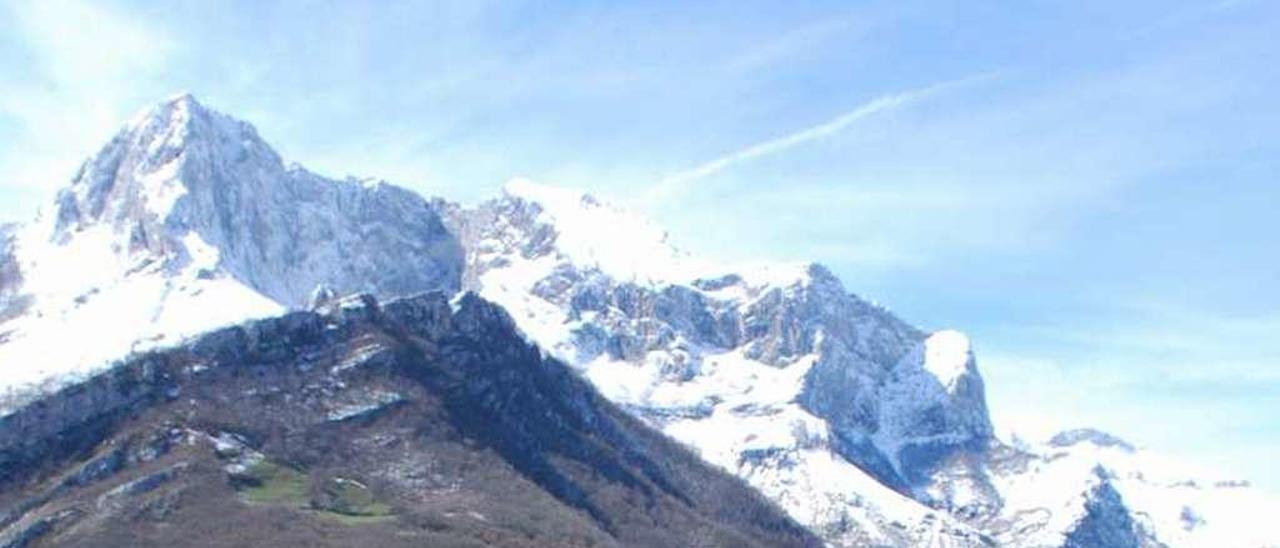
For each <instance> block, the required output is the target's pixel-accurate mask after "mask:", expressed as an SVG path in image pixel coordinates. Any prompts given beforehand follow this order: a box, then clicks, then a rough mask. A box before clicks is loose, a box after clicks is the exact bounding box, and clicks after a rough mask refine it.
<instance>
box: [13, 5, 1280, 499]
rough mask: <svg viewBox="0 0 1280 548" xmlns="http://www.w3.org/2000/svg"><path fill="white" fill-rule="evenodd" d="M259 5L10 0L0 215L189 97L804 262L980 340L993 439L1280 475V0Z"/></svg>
mask: <svg viewBox="0 0 1280 548" xmlns="http://www.w3.org/2000/svg"><path fill="white" fill-rule="evenodd" d="M263 4H266V3H261V2H244V3H239V4H238V3H234V2H220V3H208V2H199V3H197V2H172V3H168V2H166V3H151V2H148V3H138V4H134V3H128V2H54V1H39V2H14V1H3V2H0V197H2V199H0V219H5V220H18V219H21V218H24V217H26V216H27V215H29V213H30V212H31V211H33V210H34V208H35V207H37V206H38V205H39V204H40V203H42V202H43V201H44V200H45V199H47V197H48V196H49V195H50V194H51V192H52V191H53V189H55V188H56V187H57V186H59V185H61V184H63V182H64V181H66V180H67V179H68V178H69V176H70V175H71V174H72V173H73V172H74V170H75V168H76V167H77V164H78V162H79V160H80V159H81V158H83V157H84V156H85V155H87V154H89V153H91V152H92V151H93V150H94V149H95V148H96V147H97V146H99V145H100V144H101V143H103V142H104V141H105V140H106V139H107V138H108V137H109V136H110V135H111V133H112V132H113V130H114V129H115V128H116V127H117V126H118V125H120V124H121V123H122V122H123V121H124V120H126V119H127V118H128V117H129V116H130V115H131V114H132V113H133V112H135V111H137V110H138V109H140V108H142V107H144V106H146V105H149V104H151V103H154V102H156V101H158V100H160V99H162V98H164V97H166V96H168V95H171V94H173V93H175V92H178V91H191V92H193V93H195V94H196V95H197V96H198V97H200V98H201V99H202V100H203V101H204V102H206V103H208V104H210V105H212V106H214V107H215V108H218V109H220V110H223V111H226V112H229V113H233V114H235V115H237V116H239V117H242V118H245V119H248V120H250V121H252V122H253V123H254V124H256V125H257V126H258V128H259V130H260V132H261V133H262V134H263V135H264V136H265V137H266V138H267V139H268V140H269V141H270V142H272V143H273V144H274V145H275V146H277V148H278V149H279V150H280V152H281V153H282V154H283V155H284V156H285V157H286V158H289V159H291V160H295V161H297V162H299V163H302V164H304V165H307V166H309V167H311V168H313V169H315V170H317V171H320V172H322V173H327V174H330V175H334V176H342V175H346V174H357V175H372V176H380V177H384V178H387V179H389V180H392V181H394V182H397V183H399V184H402V185H405V186H409V187H412V188H415V189H418V190H420V191H422V192H424V193H427V194H435V195H443V196H446V197H450V198H453V199H457V200H462V201H468V202H469V201H475V200H479V199H482V198H484V197H487V196H491V195H494V194H495V193H496V192H497V190H498V188H499V187H500V185H501V184H502V183H503V182H504V181H505V180H507V179H508V178H510V177H512V176H515V175H523V176H529V177H532V178H534V179H536V180H540V181H542V182H547V183H552V184H561V185H569V186H578V187H583V188H587V189H590V190H592V191H593V192H595V193H597V194H599V195H601V196H603V197H605V198H607V199H611V200H613V201H616V202H619V203H623V204H627V205H629V206H631V207H633V208H635V209H639V210H642V211H644V212H646V213H648V214H650V215H651V216H653V217H655V218H657V219H658V220H659V221H660V222H662V223H664V224H665V225H667V226H668V227H669V228H670V229H671V232H672V234H673V237H674V239H675V240H676V241H677V242H678V243H680V244H682V246H683V247H685V248H688V249H690V250H693V251H702V252H707V253H710V254H713V255H717V256H721V257H725V258H730V259H734V258H741V259H759V258H771V259H780V260H796V259H812V260H817V261H820V262H823V263H826V264H828V265H830V266H831V267H832V268H833V269H834V270H835V271H837V272H838V273H839V274H840V275H841V277H842V278H843V279H844V280H845V282H846V284H847V286H848V287H849V288H850V289H851V290H852V291H855V292H857V293H859V294H861V295H863V296H866V297H868V298H871V299H873V300H876V301H878V302H880V303H882V304H885V305H887V306H889V307H890V308H892V309H894V310H896V311H898V312H900V313H901V314H902V315H903V316H904V317H906V318H907V319H909V320H911V321H913V322H915V323H918V324H921V325H923V326H926V327H930V328H941V327H955V328H959V329H962V330H964V331H966V332H968V333H970V335H971V336H972V337H973V339H974V340H975V344H976V347H977V351H978V353H979V363H980V367H981V368H982V370H983V371H984V374H985V375H986V377H987V379H988V391H989V394H990V397H991V398H992V404H993V407H994V410H995V412H996V421H997V423H998V426H1004V427H1015V428H1019V429H1023V430H1028V431H1045V430H1048V429H1051V428H1056V427H1065V426H1074V425H1085V424H1088V425H1096V426H1099V427H1101V428H1104V429H1107V430H1111V431H1113V432H1115V433H1117V434H1119V435H1121V436H1124V437H1127V438H1129V439H1131V440H1132V441H1135V442H1137V443H1139V444H1141V445H1146V446H1149V447H1152V448H1155V449H1159V450H1162V451H1165V452H1168V453H1172V454H1174V455H1180V456H1185V457H1188V458H1191V459H1193V460H1195V461H1198V462H1202V463H1205V464H1208V465H1212V466H1216V467H1218V468H1220V469H1225V470H1228V471H1229V472H1231V473H1236V474H1239V475H1243V476H1246V477H1250V478H1252V479H1254V480H1255V481H1257V482H1259V483H1261V484H1263V485H1265V486H1267V487H1269V488H1271V489H1273V490H1276V489H1280V471H1277V467H1275V466H1274V464H1273V462H1274V461H1275V460H1276V458H1277V457H1280V420H1278V419H1280V292H1277V291H1276V290H1275V288H1276V287H1278V286H1280V283H1278V282H1280V238H1278V237H1277V233H1278V230H1277V229H1280V220H1278V219H1280V216H1278V215H1277V213H1276V211H1275V209H1276V205H1277V204H1280V180H1277V179H1278V178H1280V107H1278V106H1277V97H1280V93H1278V92H1280V86H1278V85H1277V84H1280V33H1278V32H1276V29H1277V28H1280V6H1278V5H1277V4H1275V3H1270V2H1264V1H1249V0H1235V1H1231V0H1228V1H1217V2H1213V1H1206V2H1169V1H1160V2H1123V3H1117V2H1048V1H1027V2H1017V3H1010V2H968V1H965V2H961V1H956V2H912V1H905V2H904V1H894V2H859V3H852V2H830V3H822V2H811V3H803V6H797V5H796V4H798V3H793V2H786V3H776V4H764V3H754V2H743V1H733V2H722V3H712V2H706V3H697V4H696V5H692V4H693V3H688V2H671V3H656V2H646V3H643V4H635V5H626V4H622V3H614V2H609V3H604V2H602V3H592V2H572V3H548V2H537V3H520V2H503V3H496V4H489V3H484V2H475V1H468V2H460V3H457V4H431V5H413V4H409V3H394V2H378V3H368V4H377V8H378V9H377V10H375V9H373V8H370V7H368V6H364V5H363V4H365V3H338V2H292V3H290V2H283V3H277V4H275V5H273V6H264V5H263ZM1117 4H1122V5H1117Z"/></svg>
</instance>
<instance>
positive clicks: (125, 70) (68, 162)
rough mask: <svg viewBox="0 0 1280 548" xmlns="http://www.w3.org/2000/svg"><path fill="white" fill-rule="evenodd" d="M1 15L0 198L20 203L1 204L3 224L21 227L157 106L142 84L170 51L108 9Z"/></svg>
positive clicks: (4, 10)
mask: <svg viewBox="0 0 1280 548" xmlns="http://www.w3.org/2000/svg"><path fill="white" fill-rule="evenodd" d="M0 16H2V17H0V18H3V19H4V22H2V23H0V30H3V31H4V32H5V33H6V34H7V35H8V38H9V40H7V42H8V43H7V44H0V47H3V48H13V49H12V50H11V51H10V52H9V55H8V60H6V70H5V71H4V73H5V74H0V135H4V136H5V141H7V142H5V143H4V146H0V173H4V175H5V177H4V179H3V182H2V183H0V191H4V192H7V193H11V194H12V195H16V196H18V197H20V198H22V199H11V200H4V201H3V204H4V205H3V206H0V218H21V217H25V216H26V215H28V214H29V213H30V212H29V208H30V201H32V200H36V199H38V197H39V196H41V195H43V194H45V193H47V192H49V191H50V190H51V189H52V188H55V187H57V186H59V185H61V184H63V183H65V182H66V180H67V179H68V178H69V176H70V175H71V173H72V172H73V170H74V169H75V165H76V163H77V162H78V161H79V160H81V159H82V158H83V157H84V156H85V155H87V154H89V153H90V152H91V151H92V150H93V147H95V146H96V145H98V144H100V143H101V142H102V141H104V140H105V139H106V138H108V137H109V135H110V133H111V131H113V130H114V129H115V128H116V127H117V126H118V125H119V124H120V122H121V120H122V119H124V118H125V117H126V116H127V115H128V113H129V112H131V111H133V110H135V109H137V108H138V107H139V106H140V105H142V104H145V102H148V101H152V100H154V97H151V98H145V97H146V96H147V95H149V94H150V93H151V92H150V90H148V89H146V87H147V86H146V84H147V83H148V82H152V81H154V80H155V79H157V78H158V77H159V76H160V75H161V74H162V73H163V72H164V67H166V66H167V65H168V63H169V61H170V59H171V56H172V54H173V50H174V43H173V41H172V40H171V39H170V38H169V37H168V36H167V35H166V34H164V33H162V32H160V31H159V30H157V29H154V28H152V27H150V26H148V25H146V24H145V23H144V22H142V21H140V20H139V19H138V18H135V17H130V16H127V15H126V14H123V13H121V12H118V11H115V10H114V9H112V8H110V7H108V6H107V5H106V4H99V3H89V2H79V1H56V2H15V3H11V4H7V5H5V6H4V7H0ZM107 44H109V46H106V45H107Z"/></svg>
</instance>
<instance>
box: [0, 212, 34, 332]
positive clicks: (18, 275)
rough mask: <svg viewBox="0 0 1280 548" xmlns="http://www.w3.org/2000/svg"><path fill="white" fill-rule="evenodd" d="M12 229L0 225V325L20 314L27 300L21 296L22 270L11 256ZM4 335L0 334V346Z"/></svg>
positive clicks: (8, 226)
mask: <svg viewBox="0 0 1280 548" xmlns="http://www.w3.org/2000/svg"><path fill="white" fill-rule="evenodd" d="M13 229H14V227H13V226H11V225H0V323H2V322H4V321H5V320H8V319H10V318H13V317H14V316H17V315H19V314H21V313H22V312H23V311H24V309H25V308H26V301H27V299H26V298H25V297H24V296H23V295H22V293H21V291H22V270H21V269H20V268H19V267H18V260H17V259H16V258H15V257H14V256H13ZM3 343H4V335H3V334H0V344H3Z"/></svg>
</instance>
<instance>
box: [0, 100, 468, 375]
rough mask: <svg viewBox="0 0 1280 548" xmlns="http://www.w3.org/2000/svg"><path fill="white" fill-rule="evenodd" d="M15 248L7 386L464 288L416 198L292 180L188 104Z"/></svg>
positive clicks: (75, 187)
mask: <svg viewBox="0 0 1280 548" xmlns="http://www.w3.org/2000/svg"><path fill="white" fill-rule="evenodd" d="M11 234H12V235H11V236H10V237H9V238H7V239H3V240H4V241H7V243H6V244H5V245H4V246H3V247H0V265H3V267H0V319H7V321H5V322H4V323H3V324H0V341H3V344H2V345H0V364H3V367H4V383H5V384H9V385H14V384H24V383H30V382H39V381H44V380H47V379H49V378H57V376H58V375H60V374H63V373H74V372H77V371H83V370H84V369H85V368H91V367H95V366H97V365H100V364H102V363H103V362H104V361H105V360H108V359H113V358H118V357H122V356H123V355H124V354H126V353H127V352H129V351H131V350H137V349H141V348H145V347H148V346H153V345H157V344H172V343H173V342H176V341H177V340H178V339H179V338H181V337H182V336H187V335H193V334H196V333H199V332H202V331H205V330H208V329H210V328H213V327H217V326H220V325H223V324H227V323H230V322H236V321H240V320H244V319H247V318H254V317H261V316H267V315H274V314H277V313H280V312H282V311H284V310H286V309H288V308H294V307H299V306H303V305H305V304H306V303H307V299H308V297H309V295H310V294H311V292H312V291H313V290H315V289H316V287H317V286H319V285H322V284H327V285H328V286H330V287H332V288H333V289H334V290H336V291H338V292H341V293H349V292H356V291H367V292H371V293H376V294H408V293H413V292H419V291H426V290H430V289H445V290H450V291H453V290H457V289H458V287H459V282H460V275H461V271H460V267H459V264H460V263H459V261H460V257H461V256H462V250H461V248H460V247H459V245H458V242H457V239H456V238H455V237H453V235H452V234H450V233H449V232H448V231H447V230H446V229H445V228H444V226H443V225H442V224H441V220H440V218H439V216H438V215H436V213H435V211H434V210H433V209H432V208H431V207H430V206H429V205H428V203H427V202H426V201H425V200H423V199H422V198H421V197H419V196H417V195H416V194H414V193H412V192H409V191H407V190H404V189H402V188H399V187H395V186H392V185H388V184H385V183H381V182H370V181H356V180H346V181H333V180H329V179H325V178H323V177H320V176H318V175H315V174H313V173H310V172H308V171H306V170H304V169H302V168H300V167H286V166H285V165H284V164H283V163H282V162H281V160H280V157H279V156H278V155H277V154H276V153H275V151H274V150H272V149H271V147H270V146H268V145H267V144H266V143H264V142H263V141H262V139H260V138H259V137H258V134H257V132H256V131H255V130H254V128H253V126H251V125H249V124H247V123H244V122H241V121H238V120H234V119H232V118H229V117H227V116H225V115H222V114H219V113H217V112H214V111H212V110H209V109H207V108H205V107H204V106H202V105H200V104H199V103H198V102H196V101H195V99H193V98H192V97H191V96H190V95H183V96H179V97H176V98H173V99H171V100H169V101H166V102H164V103H162V104H161V105H159V106H157V107H155V108H153V109H151V110H149V111H147V112H144V113H143V114H141V115H139V116H138V117H137V118H136V119H134V120H133V121H131V122H130V123H128V124H127V125H126V126H125V127H124V128H123V129H121V131H120V132H119V133H118V134H117V135H116V136H115V137H114V138H113V139H112V140H111V142H109V143H107V145H106V146H104V147H103V148H102V150H101V151H100V152H98V153H97V154H96V155H95V156H93V157H92V158H90V159H89V160H87V161H86V162H85V163H84V165H83V166H82V167H81V168H80V170H79V172H78V173H77V174H76V176H75V177H74V179H73V180H72V181H71V184H70V185H69V186H67V187H66V188H65V189H63V190H62V191H61V192H60V193H59V194H58V196H57V199H56V202H55V204H53V207H52V208H51V209H50V210H46V211H42V212H41V214H40V215H39V217H38V218H37V219H36V220H35V221H34V222H33V223H30V224H29V225H27V226H25V227H21V228H17V229H14V230H12V231H11ZM68 333H79V334H84V335H83V336H80V337H77V338H76V340H75V342H74V344H67V341H66V337H67V334H68Z"/></svg>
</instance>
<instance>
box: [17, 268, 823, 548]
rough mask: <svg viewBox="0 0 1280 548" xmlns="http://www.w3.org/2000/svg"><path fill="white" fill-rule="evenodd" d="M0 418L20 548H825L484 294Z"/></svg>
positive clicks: (191, 355)
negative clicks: (605, 393)
mask: <svg viewBox="0 0 1280 548" xmlns="http://www.w3.org/2000/svg"><path fill="white" fill-rule="evenodd" d="M3 421H4V423H3V428H0V472H3V474H0V478H2V479H0V544H2V545H6V546H8V545H23V546H44V545H50V546H52V545H58V546H64V545H65V546H77V545H86V546H87V545H98V546H103V545H122V544H127V545H131V546H171V545H175V544H180V545H184V546H228V545H269V544H270V545H304V544H305V545H312V546H351V545H376V546H420V545H432V546H481V545H502V546H547V545H562V546H619V545H626V546H695V545H696V546H726V547H727V546H735V547H736V546H818V545H819V541H818V540H817V539H816V538H814V537H812V536H811V535H810V534H809V533H807V532H806V531H804V530H803V529H801V528H800V527H799V526H798V525H796V524H795V523H794V522H791V521H790V520H788V519H787V518H786V517H785V516H784V515H783V514H782V513H781V512H780V511H779V510H777V509H776V508H774V507H772V506H771V505H770V504H769V503H767V502H766V501H765V500H764V499H762V498H761V497H760V496H759V495H757V494H755V493H753V492H751V491H750V490H749V489H748V488H747V487H746V486H745V485H743V484H741V483H740V482H739V481H738V480H736V479H734V478H732V477H730V476H727V475H725V474H723V473H721V472H717V471H714V470H712V469H710V468H708V467H706V466H705V465H703V464H701V463H700V462H699V461H698V460H697V459H696V457H694V456H693V455H691V454H689V453H687V452H686V451H685V450H683V449H682V448H681V447H679V446H678V445H677V444H675V443H674V442H671V441H669V440H667V439H665V438H663V437H662V436H661V435H659V434H657V433H656V432H653V431H651V430H649V429H647V428H645V427H643V426H642V425H640V424H639V423H638V422H636V421H635V420H634V419H631V418H630V417H628V416H627V415H626V414H624V413H623V412H621V411H620V410H618V409H617V408H615V407H614V406H612V405H611V404H609V403H608V402H607V401H605V400H604V399H602V398H601V397H600V396H599V395H597V394H596V393H595V392H594V391H593V390H592V389H591V388H590V386H589V385H587V384H585V383H584V382H583V381H582V380H580V379H579V378H578V377H577V376H576V375H574V374H572V373H571V371H570V370H569V369H568V368H566V367H565V366H564V365H563V364H560V363H558V362H555V361H551V360H547V359H543V358H542V357H541V356H540V353H539V352H538V351H537V349H536V348H533V347H531V346H529V345H528V344H527V343H525V342H524V341H523V339H521V338H520V337H519V335H518V333H517V332H516V330H515V328H514V325H513V323H512V322H511V320H510V318H509V317H508V316H507V315H506V314H505V312H503V311H502V310H501V309H500V308H497V307H496V306H494V305H492V304H490V303H487V302H484V301H482V300H481V299H478V298H476V297H474V296H466V297H463V298H462V299H461V300H460V302H459V303H458V307H457V309H456V310H455V309H453V308H451V306H450V304H449V302H448V301H447V300H446V299H445V297H444V296H443V295H441V294H438V293H436V294H428V295H423V296H420V297H414V298H408V299H403V300H397V301H392V302H389V303H387V304H385V305H383V306H380V305H379V304H378V303H377V302H376V301H374V300H373V299H372V298H355V299H345V300H342V301H338V302H335V303H332V305H331V306H330V307H329V308H328V311H327V312H326V313H324V314H318V313H312V312H295V313H291V314H289V315H286V316H283V317H279V318H274V319H269V320H263V321H258V322H254V323H251V324H247V325H244V326H240V327H233V328H228V329H224V330H221V331H217V332H214V333H210V334H208V335H206V336H203V337H200V338H199V339H196V340H194V341H192V342H191V343H189V344H186V345H184V346H181V347H178V348H174V349H171V350H166V351H163V352H154V353H150V354H147V355H144V356H141V357H139V358H137V359H135V360H132V361H129V362H126V363H123V364H121V365H120V366H118V367H117V368H115V369H112V370H111V371H109V372H106V373H104V374H102V375H99V376H97V377H94V378H91V379H89V380H88V381H87V382H85V383H84V384H79V385H75V386H72V387H68V388H66V389H63V390H62V391H60V392H58V393H56V394H52V395H49V396H47V397H46V398H44V399H42V400H40V401H38V402H35V403H33V404H31V405H29V406H26V407H24V408H23V409H22V410H20V411H18V412H17V413H15V414H12V415H9V416H7V417H5V418H4V419H3Z"/></svg>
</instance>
